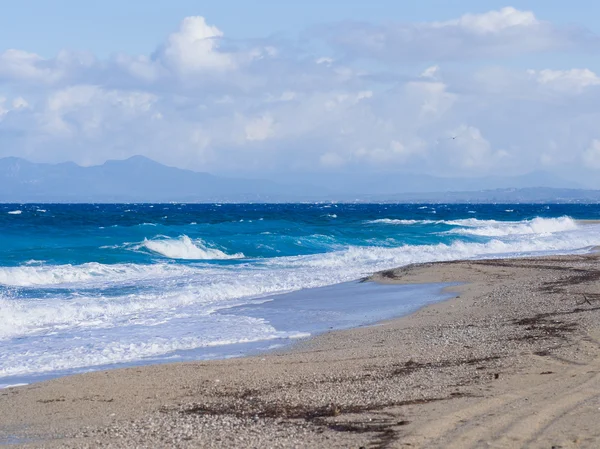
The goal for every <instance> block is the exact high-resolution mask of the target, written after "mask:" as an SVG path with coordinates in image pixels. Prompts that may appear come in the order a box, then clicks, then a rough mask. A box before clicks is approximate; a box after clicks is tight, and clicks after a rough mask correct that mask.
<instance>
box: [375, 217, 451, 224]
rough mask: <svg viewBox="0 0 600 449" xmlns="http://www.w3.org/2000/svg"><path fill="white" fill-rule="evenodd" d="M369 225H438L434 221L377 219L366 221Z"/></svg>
mask: <svg viewBox="0 0 600 449" xmlns="http://www.w3.org/2000/svg"><path fill="white" fill-rule="evenodd" d="M367 223H369V224H389V225H403V226H410V225H417V224H432V223H440V222H438V221H434V220H400V219H395V218H379V219H377V220H370V221H367Z"/></svg>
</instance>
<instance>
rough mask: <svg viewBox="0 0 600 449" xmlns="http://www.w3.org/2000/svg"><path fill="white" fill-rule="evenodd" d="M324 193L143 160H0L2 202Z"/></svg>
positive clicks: (272, 198)
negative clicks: (85, 162)
mask: <svg viewBox="0 0 600 449" xmlns="http://www.w3.org/2000/svg"><path fill="white" fill-rule="evenodd" d="M322 192H323V190H322V189H317V188H313V187H308V186H295V185H281V184H278V183H276V182H273V181H265V180H255V179H240V178H226V177H219V176H214V175H211V174H208V173H199V172H193V171H190V170H182V169H179V168H175V167H168V166H165V165H162V164H160V163H158V162H155V161H153V160H151V159H148V158H146V157H143V156H134V157H131V158H129V159H125V160H119V161H115V160H111V161H107V162H106V163H104V164H102V165H97V166H92V167H81V166H79V165H77V164H74V163H72V162H66V163H62V164H38V163H33V162H29V161H26V160H24V159H21V158H16V157H7V158H3V159H0V202H170V201H181V202H209V201H210V202H212V201H240V202H243V201H250V202H252V201H265V202H268V201H281V200H283V199H284V198H291V197H300V196H305V195H316V194H317V193H318V194H321V193H322Z"/></svg>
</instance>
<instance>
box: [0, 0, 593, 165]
mask: <svg viewBox="0 0 600 449" xmlns="http://www.w3.org/2000/svg"><path fill="white" fill-rule="evenodd" d="M354 25H355V24H353V25H352V26H354ZM345 26H346V27H347V26H348V25H345ZM351 28H352V27H350V28H344V27H341V28H340V27H336V26H332V27H331V33H332V35H329V36H328V38H329V39H330V40H331V39H333V37H335V38H336V39H338V41H339V42H341V41H344V39H346V38H347V37H348V36H347V34H345V33H346V32H347V31H349V30H350V29H351ZM352 30H354V31H356V33H355V35H354V38H357V39H358V40H359V41H361V39H362V41H361V42H363V43H365V42H367V43H368V42H371V43H372V44H373V45H375V44H376V45H375V47H373V50H372V52H371V53H369V55H370V57H371V56H373V57H375V58H380V59H382V60H390V61H398V60H403V59H402V58H405V59H406V60H412V61H417V63H414V64H411V63H407V64H404V65H403V67H402V70H399V69H388V68H387V66H385V65H384V64H371V63H368V64H364V63H361V62H356V61H354V62H353V61H352V60H350V59H348V58H344V57H342V56H340V55H339V54H337V53H336V52H335V51H334V50H332V53H331V54H328V52H327V47H326V46H325V45H319V46H318V50H319V51H318V53H315V52H314V51H311V47H301V44H300V43H299V42H289V41H285V40H280V39H275V38H272V39H261V40H228V39H227V37H226V36H224V35H223V33H222V31H220V29H219V28H218V27H216V26H214V25H212V24H210V23H208V22H207V21H206V20H205V19H204V18H202V17H189V18H186V19H184V20H183V21H182V22H181V25H180V26H179V28H178V29H176V30H174V32H173V33H171V34H170V35H168V36H166V37H165V39H164V42H163V43H162V44H161V45H159V46H158V47H157V49H156V51H154V52H153V53H152V54H150V55H127V54H124V53H115V55H114V56H112V57H110V58H108V59H104V60H101V59H97V58H95V57H94V56H93V55H89V54H85V53H75V52H71V51H68V50H65V51H63V52H61V53H60V54H59V55H57V56H56V57H54V58H42V57H40V56H38V55H35V54H33V53H29V52H26V51H23V50H5V51H4V52H3V53H0V55H1V56H0V156H8V155H16V156H24V157H27V158H30V159H32V160H37V161H50V162H61V161H64V160H73V161H75V162H78V163H82V164H88V165H89V164H97V163H102V162H104V161H105V160H106V159H111V158H124V157H128V156H132V155H135V154H143V155H146V156H148V157H151V158H154V159H156V160H158V161H160V162H163V163H167V164H170V165H175V166H181V167H187V168H192V169H197V170H204V171H212V172H228V173H231V172H237V173H242V172H243V173H244V174H248V175H251V176H261V173H263V172H269V171H278V172H280V171H300V172H311V171H372V172H380V171H413V172H428V173H435V174H443V175H447V176H453V175H458V174H460V175H471V176H474V175H484V174H488V173H497V172H503V173H506V174H510V173H523V172H526V171H531V170H536V169H539V168H549V169H552V170H555V171H561V170H563V169H564V167H572V168H573V169H574V170H575V169H576V168H578V167H582V168H583V167H587V168H589V169H599V168H600V163H599V162H598V160H600V156H599V154H598V152H599V150H598V148H597V147H599V146H600V144H598V143H597V142H598V141H597V140H595V139H597V138H598V137H597V123H598V122H599V120H600V112H597V104H598V102H599V101H600V88H599V85H600V77H599V76H598V75H597V73H596V72H595V71H594V70H592V68H590V67H587V66H586V65H585V64H582V65H581V66H579V67H575V68H568V69H565V68H564V67H560V68H556V67H549V68H545V69H539V68H535V69H532V70H528V69H527V68H519V67H514V66H509V67H503V66H501V65H495V66H492V67H488V66H485V65H483V66H482V65H473V64H466V65H462V64H457V63H453V64H449V63H444V62H443V59H452V58H455V59H467V58H471V57H476V56H477V57H479V56H485V55H488V54H491V55H496V56H497V55H500V54H503V55H508V54H509V53H510V52H509V51H508V50H509V49H510V51H515V52H521V51H534V50H535V51H542V50H544V51H545V50H550V49H557V48H566V47H565V46H568V45H574V43H575V41H576V38H578V35H577V33H569V32H568V30H562V29H559V28H557V27H556V26H554V25H552V24H550V23H547V22H544V21H541V20H540V19H538V18H537V17H536V16H535V15H534V14H533V13H530V12H526V11H518V10H516V9H513V8H505V9H502V10H499V11H491V12H489V13H485V14H476V15H473V14H467V15H463V16H461V17H459V18H457V19H455V20H450V21H445V22H428V23H424V24H423V23H421V24H408V25H406V24H404V25H368V26H367V25H361V26H360V27H359V28H352ZM361 30H362V31H361ZM367 31H368V33H367V34H368V35H364V33H366V32H367ZM363 32H364V33H363ZM336 33H337V34H336ZM361 33H363V35H361ZM361 36H362V37H361ZM377 36H379V37H377ZM338 41H336V44H335V45H339V42H338ZM518 42H521V43H522V45H520V46H519V45H518ZM321 44H323V43H321ZM348 45H349V44H348ZM361 45H362V44H361ZM369 45H371V44H369ZM338 48H340V47H338ZM345 48H346V47H345ZM346 49H347V51H348V52H354V54H355V55H356V54H359V53H360V51H363V50H360V49H358V50H357V47H352V46H348V47H347V48H346ZM366 49H367V47H364V51H367V50H366ZM440 49H441V50H440ZM444 49H450V53H444V54H445V55H446V56H451V57H448V58H446V57H444V58H441V59H440V62H436V63H435V64H433V65H429V64H427V65H426V64H423V63H422V62H421V61H423V60H428V59H432V58H433V56H435V54H436V52H439V51H442V50H444ZM505 50H506V52H505ZM357 52H358V53H357ZM452 52H454V53H452ZM465 52H466V53H465ZM452 55H454V56H452ZM428 65H429V67H427V66H428ZM383 66H385V67H383ZM590 142H592V144H590Z"/></svg>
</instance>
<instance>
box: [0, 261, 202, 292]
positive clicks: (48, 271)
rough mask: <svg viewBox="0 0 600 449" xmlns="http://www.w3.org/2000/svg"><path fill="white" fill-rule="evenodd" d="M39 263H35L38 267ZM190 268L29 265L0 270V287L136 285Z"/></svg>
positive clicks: (191, 270) (122, 265) (115, 265)
mask: <svg viewBox="0 0 600 449" xmlns="http://www.w3.org/2000/svg"><path fill="white" fill-rule="evenodd" d="M40 262H41V261H36V263H40ZM196 271H197V270H195V269H194V268H192V267H181V266H176V265H170V264H148V265H142V264H114V265H105V264H101V263H96V262H90V263H85V264H82V265H70V264H67V265H32V264H30V263H29V262H28V263H27V264H26V265H25V266H18V267H0V285H6V286H12V287H32V286H40V287H41V286H45V287H49V286H61V287H62V286H69V285H72V284H81V283H85V284H87V285H88V286H90V287H92V286H97V285H98V284H106V283H114V282H124V281H132V282H133V281H140V280H143V279H161V278H165V277H171V276H181V275H186V274H191V273H194V272H196Z"/></svg>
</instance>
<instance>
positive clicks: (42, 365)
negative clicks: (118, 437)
mask: <svg viewBox="0 0 600 449" xmlns="http://www.w3.org/2000/svg"><path fill="white" fill-rule="evenodd" d="M212 325H213V326H214V327H218V328H219V329H220V332H215V333H214V336H213V337H210V336H209V335H206V336H203V337H195V336H173V337H153V336H151V337H147V338H144V337H145V336H144V335H140V336H128V335H126V336H123V338H122V339H116V340H113V341H105V340H104V339H103V338H100V337H97V338H96V339H94V340H92V341H89V342H88V344H86V345H80V346H79V345H77V344H75V345H72V346H67V347H64V348H63V350H62V351H56V350H53V351H48V350H46V348H45V347H44V346H42V345H37V346H34V347H30V348H28V349H27V350H26V351H15V352H11V353H10V354H6V355H5V356H4V357H3V359H2V361H1V362H0V378H2V377H8V376H23V375H27V374H32V373H36V374H40V373H47V372H53V371H54V372H56V371H63V370H74V369H78V368H89V367H98V366H103V365H111V364H116V363H135V362H138V361H141V360H144V359H152V358H154V357H164V356H168V355H170V354H173V353H177V352H181V351H191V350H195V349H200V348H215V347H219V346H225V345H232V344H240V343H253V342H259V341H271V340H279V339H298V338H304V337H307V336H309V334H307V333H301V332H281V331H277V330H275V329H274V328H273V327H272V326H270V325H269V324H267V323H265V322H264V320H262V319H257V318H250V317H225V316H223V317H215V319H214V323H212Z"/></svg>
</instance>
